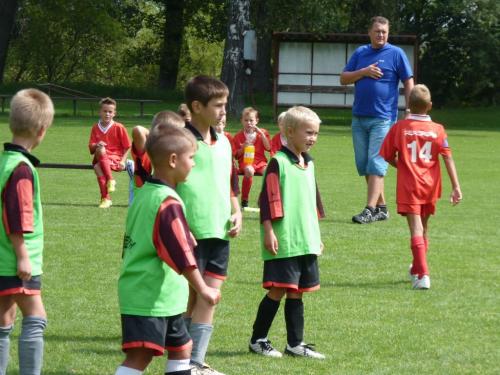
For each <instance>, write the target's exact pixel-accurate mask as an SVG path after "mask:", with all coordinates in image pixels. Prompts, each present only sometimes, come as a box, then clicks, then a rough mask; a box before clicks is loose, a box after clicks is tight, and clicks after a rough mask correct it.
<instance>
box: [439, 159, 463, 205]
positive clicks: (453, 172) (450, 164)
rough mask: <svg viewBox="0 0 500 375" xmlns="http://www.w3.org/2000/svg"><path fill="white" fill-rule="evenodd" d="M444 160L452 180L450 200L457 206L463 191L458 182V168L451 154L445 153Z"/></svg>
mask: <svg viewBox="0 0 500 375" xmlns="http://www.w3.org/2000/svg"><path fill="white" fill-rule="evenodd" d="M443 160H444V165H445V166H446V171H447V172H448V176H449V177H450V182H451V189H452V191H451V195H450V202H451V204H453V205H454V206H455V205H457V204H459V203H460V201H461V200H462V191H461V190H460V183H459V182H458V175H457V169H456V168H455V162H454V161H453V158H452V157H451V155H449V156H448V155H444V156H443Z"/></svg>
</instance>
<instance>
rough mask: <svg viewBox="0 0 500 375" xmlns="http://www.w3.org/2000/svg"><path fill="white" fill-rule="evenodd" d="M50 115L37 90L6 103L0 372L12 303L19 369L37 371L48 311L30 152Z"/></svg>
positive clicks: (25, 373)
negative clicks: (20, 316)
mask: <svg viewBox="0 0 500 375" xmlns="http://www.w3.org/2000/svg"><path fill="white" fill-rule="evenodd" d="M53 118H54V106H53V104H52V101H51V100H50V98H49V97H48V96H47V95H46V94H45V93H43V92H41V91H38V90H36V89H26V90H21V91H19V92H18V93H17V94H16V95H14V97H13V98H12V101H11V103H10V118H9V125H10V130H11V131H12V134H13V138H12V143H6V144H5V145H4V152H3V153H2V154H1V155H0V190H1V194H0V203H1V207H2V213H3V214H2V217H3V221H2V224H3V225H2V226H1V229H0V374H2V375H4V374H6V372H7V365H8V362H9V346H10V338H9V336H10V333H11V332H12V330H13V328H14V321H15V318H16V307H17V306H19V308H20V309H21V312H22V314H23V323H22V329H21V335H20V336H19V348H18V352H19V373H20V374H21V375H36V374H40V373H41V370H42V358H43V346H44V341H43V332H44V330H45V327H46V325H47V315H46V313H45V308H44V306H43V302H42V297H41V287H42V283H41V274H42V253H43V220H42V203H41V199H40V182H39V179H38V172H37V170H36V168H35V167H36V166H37V165H38V164H39V163H40V162H39V161H38V159H37V158H35V157H34V156H33V155H31V154H30V152H31V150H33V149H34V148H35V147H37V146H38V145H39V144H40V142H42V140H43V138H44V136H45V133H46V131H47V129H48V127H49V126H50V125H51V124H52V120H53Z"/></svg>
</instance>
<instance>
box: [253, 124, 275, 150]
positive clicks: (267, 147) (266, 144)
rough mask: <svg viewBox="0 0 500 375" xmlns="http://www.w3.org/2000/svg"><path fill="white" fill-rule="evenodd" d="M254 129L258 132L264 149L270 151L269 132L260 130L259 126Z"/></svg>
mask: <svg viewBox="0 0 500 375" xmlns="http://www.w3.org/2000/svg"><path fill="white" fill-rule="evenodd" d="M255 131H256V132H257V133H258V134H260V138H261V139H262V144H263V145H264V149H265V150H266V151H271V142H270V141H269V134H268V133H267V131H265V130H262V129H261V128H258V127H257V126H256V127H255Z"/></svg>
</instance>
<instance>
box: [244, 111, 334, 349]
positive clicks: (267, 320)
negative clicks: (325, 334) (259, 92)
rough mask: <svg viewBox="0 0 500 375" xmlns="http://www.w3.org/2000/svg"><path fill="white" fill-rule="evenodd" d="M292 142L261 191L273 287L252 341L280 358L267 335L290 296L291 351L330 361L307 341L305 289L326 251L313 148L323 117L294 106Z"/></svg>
mask: <svg viewBox="0 0 500 375" xmlns="http://www.w3.org/2000/svg"><path fill="white" fill-rule="evenodd" d="M283 122H284V127H285V131H286V135H287V140H288V145H287V146H286V147H282V148H281V150H280V151H278V152H277V153H276V155H275V156H273V157H272V158H271V161H270V162H269V166H268V167H267V169H266V172H265V176H264V183H263V184H262V190H261V193H260V198H259V202H260V221H261V231H260V232H261V254H262V259H263V260H264V272H263V282H262V286H263V287H264V288H266V289H268V292H267V294H266V295H265V296H264V298H263V299H262V301H261V302H260V304H259V308H258V310H257V316H256V318H255V321H254V324H253V332H252V337H251V339H250V343H249V349H250V351H251V352H253V353H256V354H260V355H263V356H266V357H274V358H279V357H282V354H281V353H280V352H279V351H278V350H276V349H274V348H273V347H272V346H271V342H270V341H269V340H268V338H267V336H268V333H269V330H270V328H271V325H272V323H273V320H274V318H275V316H276V313H277V312H278V309H279V306H280V302H281V300H282V299H283V297H285V296H286V299H285V323H286V333H287V345H286V348H285V353H286V354H288V355H291V356H296V357H309V358H314V359H324V358H325V356H324V355H323V354H321V353H318V352H317V351H316V350H315V349H314V347H313V345H312V344H306V343H304V342H303V338H304V304H303V302H302V295H303V294H304V293H305V292H313V291H315V290H318V289H319V287H320V285H319V267H318V260H317V257H318V255H320V254H321V253H322V251H323V243H322V241H321V233H320V230H319V222H318V217H323V216H324V212H323V206H322V204H321V199H320V195H319V191H318V188H317V185H316V178H315V173H314V170H315V168H314V162H313V160H312V158H311V157H310V155H309V154H308V151H309V150H310V149H311V147H312V146H314V144H315V143H316V140H317V138H318V133H319V127H320V123H321V120H320V119H319V117H318V115H317V114H316V113H314V112H313V111H312V110H310V109H309V108H306V107H300V106H298V107H292V108H290V109H289V110H288V111H287V112H286V115H285V116H284V118H283Z"/></svg>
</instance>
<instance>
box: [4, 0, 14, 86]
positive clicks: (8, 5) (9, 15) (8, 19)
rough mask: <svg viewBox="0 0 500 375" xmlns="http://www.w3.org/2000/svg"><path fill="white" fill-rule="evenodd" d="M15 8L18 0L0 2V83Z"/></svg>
mask: <svg viewBox="0 0 500 375" xmlns="http://www.w3.org/2000/svg"><path fill="white" fill-rule="evenodd" d="M17 9H18V0H3V1H2V2H1V3H0V83H2V82H3V73H4V71H5V63H6V61H7V51H8V49H9V43H10V37H11V32H12V27H13V26H14V20H15V19H16V13H17Z"/></svg>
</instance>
